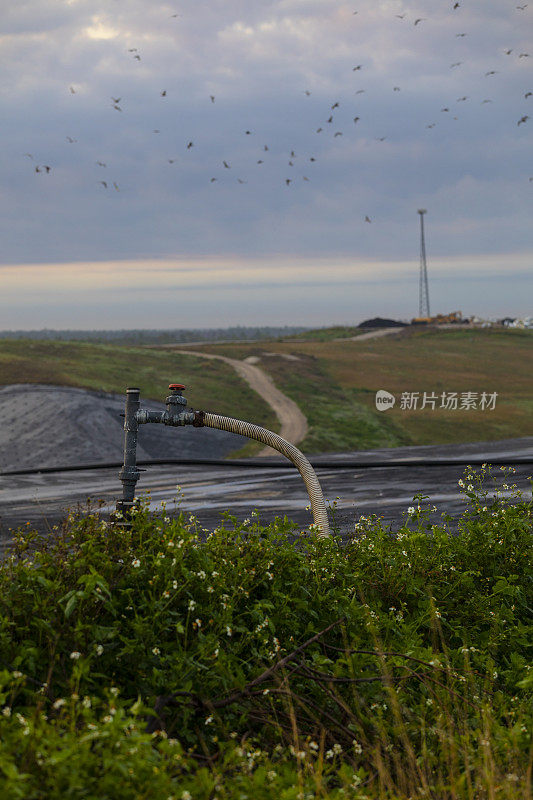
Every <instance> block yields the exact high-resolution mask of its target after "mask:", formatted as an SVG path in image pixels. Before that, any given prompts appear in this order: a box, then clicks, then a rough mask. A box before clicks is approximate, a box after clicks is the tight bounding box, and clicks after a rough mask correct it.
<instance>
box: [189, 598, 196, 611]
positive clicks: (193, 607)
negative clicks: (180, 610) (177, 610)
mask: <svg viewBox="0 0 533 800" xmlns="http://www.w3.org/2000/svg"><path fill="white" fill-rule="evenodd" d="M195 608H196V603H195V602H194V600H189V611H194V609H195Z"/></svg>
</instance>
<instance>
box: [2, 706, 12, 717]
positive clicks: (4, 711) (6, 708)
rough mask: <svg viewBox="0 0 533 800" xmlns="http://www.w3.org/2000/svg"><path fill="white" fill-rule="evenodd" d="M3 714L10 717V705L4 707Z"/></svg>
mask: <svg viewBox="0 0 533 800" xmlns="http://www.w3.org/2000/svg"><path fill="white" fill-rule="evenodd" d="M2 714H3V715H4V717H10V716H11V709H10V707H9V706H4V707H3V709H2Z"/></svg>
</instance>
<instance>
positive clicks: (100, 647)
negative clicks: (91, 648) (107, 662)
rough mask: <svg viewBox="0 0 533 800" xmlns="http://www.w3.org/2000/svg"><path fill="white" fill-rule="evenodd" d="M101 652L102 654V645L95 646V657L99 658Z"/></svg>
mask: <svg viewBox="0 0 533 800" xmlns="http://www.w3.org/2000/svg"><path fill="white" fill-rule="evenodd" d="M103 652H104V647H103V645H101V644H97V645H96V655H97V656H101V655H102V653H103Z"/></svg>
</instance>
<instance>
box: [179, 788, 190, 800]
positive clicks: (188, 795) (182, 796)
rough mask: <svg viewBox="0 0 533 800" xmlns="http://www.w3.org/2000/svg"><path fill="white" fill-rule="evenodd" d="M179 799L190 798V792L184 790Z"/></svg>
mask: <svg viewBox="0 0 533 800" xmlns="http://www.w3.org/2000/svg"><path fill="white" fill-rule="evenodd" d="M181 800H192V794H191V793H190V792H188V791H187V790H185V791H184V792H182V793H181Z"/></svg>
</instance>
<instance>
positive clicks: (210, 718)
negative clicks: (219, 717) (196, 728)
mask: <svg viewBox="0 0 533 800" xmlns="http://www.w3.org/2000/svg"><path fill="white" fill-rule="evenodd" d="M212 722H213V715H212V714H210V715H209V716H208V717H206V718H205V724H206V725H211V723H212Z"/></svg>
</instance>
